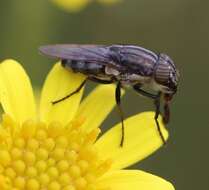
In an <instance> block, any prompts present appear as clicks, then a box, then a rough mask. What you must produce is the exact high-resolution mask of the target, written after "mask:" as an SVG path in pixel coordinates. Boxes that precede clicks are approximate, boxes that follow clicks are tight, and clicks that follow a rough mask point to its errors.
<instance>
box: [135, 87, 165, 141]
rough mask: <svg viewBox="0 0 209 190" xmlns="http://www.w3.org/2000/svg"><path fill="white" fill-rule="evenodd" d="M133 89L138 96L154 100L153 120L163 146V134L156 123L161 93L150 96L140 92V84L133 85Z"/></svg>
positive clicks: (142, 91) (147, 93)
mask: <svg viewBox="0 0 209 190" xmlns="http://www.w3.org/2000/svg"><path fill="white" fill-rule="evenodd" d="M133 88H134V90H135V91H136V92H138V93H139V94H141V95H143V96H146V97H148V98H151V99H153V100H154V104H155V118H154V119H155V123H156V126H157V130H158V133H159V135H160V138H161V139H162V142H163V144H166V141H165V138H164V136H163V133H162V131H161V129H160V125H159V122H158V116H159V114H160V96H161V92H159V93H158V94H151V93H149V92H146V91H144V90H142V89H141V85H140V84H136V85H134V86H133Z"/></svg>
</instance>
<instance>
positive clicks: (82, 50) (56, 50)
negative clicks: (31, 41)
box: [39, 44, 111, 63]
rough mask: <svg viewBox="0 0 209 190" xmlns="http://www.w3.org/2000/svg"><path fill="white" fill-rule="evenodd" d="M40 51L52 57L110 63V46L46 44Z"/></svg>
mask: <svg viewBox="0 0 209 190" xmlns="http://www.w3.org/2000/svg"><path fill="white" fill-rule="evenodd" d="M39 50H40V52H41V53H42V54H44V55H47V56H49V57H52V58H58V59H67V60H75V61H86V62H97V63H109V62H111V59H110V58H109V55H108V53H109V48H108V47H107V46H102V45H101V46H100V45H71V44H64V45H63V44H62V45H46V46H41V47H40V48H39Z"/></svg>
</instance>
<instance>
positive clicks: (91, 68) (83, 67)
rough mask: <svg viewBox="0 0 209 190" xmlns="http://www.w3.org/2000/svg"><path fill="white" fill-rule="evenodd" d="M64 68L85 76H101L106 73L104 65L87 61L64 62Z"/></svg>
mask: <svg viewBox="0 0 209 190" xmlns="http://www.w3.org/2000/svg"><path fill="white" fill-rule="evenodd" d="M62 66H63V67H65V68H67V69H72V70H73V71H74V72H79V73H83V74H85V75H99V74H103V73H104V66H103V65H100V64H97V63H91V62H86V61H75V60H62Z"/></svg>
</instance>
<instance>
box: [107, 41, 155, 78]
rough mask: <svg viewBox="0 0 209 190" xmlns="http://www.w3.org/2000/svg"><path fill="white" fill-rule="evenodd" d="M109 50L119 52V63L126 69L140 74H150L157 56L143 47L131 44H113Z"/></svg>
mask: <svg viewBox="0 0 209 190" xmlns="http://www.w3.org/2000/svg"><path fill="white" fill-rule="evenodd" d="M110 49H111V51H114V52H118V53H119V54H120V63H121V65H122V67H123V68H126V69H125V70H126V71H129V72H131V73H135V74H140V75H141V76H151V75H152V74H153V69H154V66H155V64H156V62H157V60H158V56H157V55H156V54H155V53H154V52H152V51H149V50H147V49H145V48H142V47H139V46H131V45H123V46H120V45H113V46H111V47H110Z"/></svg>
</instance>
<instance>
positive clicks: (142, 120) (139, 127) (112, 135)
mask: <svg viewBox="0 0 209 190" xmlns="http://www.w3.org/2000/svg"><path fill="white" fill-rule="evenodd" d="M159 123H160V126H161V131H162V133H163V136H164V138H165V139H167V138H168V132H167V131H166V130H165V128H164V126H163V124H162V118H161V117H160V118H159ZM124 125H125V138H124V144H123V147H120V140H121V124H120V123H119V124H117V125H116V126H115V127H113V128H111V129H110V130H109V131H108V132H107V133H105V134H104V135H103V136H102V137H101V138H100V139H99V140H98V141H97V142H96V147H97V148H98V152H99V153H100V154H101V156H102V158H104V159H107V158H111V159H112V160H113V165H112V169H116V168H117V169H120V168H125V167H127V166H130V165H131V164H134V163H136V162H138V161H140V160H142V159H143V158H145V157H147V156H148V155H150V154H151V153H153V152H154V151H155V150H157V149H158V148H159V147H160V146H162V144H163V143H162V139H161V138H160V136H159V133H158V130H157V126H156V124H155V121H154V112H144V113H141V114H138V115H135V116H133V117H130V118H128V119H127V120H125V122H124Z"/></svg>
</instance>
